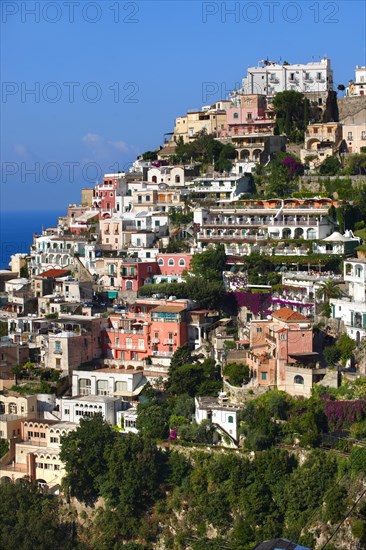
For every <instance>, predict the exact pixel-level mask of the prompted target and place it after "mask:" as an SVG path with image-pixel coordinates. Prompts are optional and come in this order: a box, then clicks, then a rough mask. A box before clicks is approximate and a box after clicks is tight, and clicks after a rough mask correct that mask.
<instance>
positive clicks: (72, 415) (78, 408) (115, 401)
mask: <svg viewBox="0 0 366 550" xmlns="http://www.w3.org/2000/svg"><path fill="white" fill-rule="evenodd" d="M122 407H123V405H122V400H121V398H120V397H109V396H105V395H104V396H102V395H77V396H74V397H64V398H62V399H60V413H61V420H62V422H76V423H79V422H80V419H81V418H90V417H91V416H94V415H95V414H101V415H102V417H103V419H104V420H106V422H109V424H112V425H115V424H116V414H117V412H118V411H120V410H121V409H122Z"/></svg>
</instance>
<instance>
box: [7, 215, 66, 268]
mask: <svg viewBox="0 0 366 550" xmlns="http://www.w3.org/2000/svg"><path fill="white" fill-rule="evenodd" d="M62 215H65V210H63V211H48V210H40V211H34V210H31V211H29V212H28V211H19V212H5V211H3V210H1V211H0V269H9V261H10V256H11V255H12V254H16V253H17V252H29V248H30V245H31V244H32V243H33V233H37V234H38V235H39V234H40V233H41V232H42V226H43V227H44V228H45V229H46V228H47V227H54V226H55V225H56V224H57V219H58V217H59V216H62Z"/></svg>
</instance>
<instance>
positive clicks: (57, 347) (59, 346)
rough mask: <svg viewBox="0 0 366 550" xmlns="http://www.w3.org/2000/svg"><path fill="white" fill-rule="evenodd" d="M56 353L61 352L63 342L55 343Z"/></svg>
mask: <svg viewBox="0 0 366 550" xmlns="http://www.w3.org/2000/svg"><path fill="white" fill-rule="evenodd" d="M55 351H61V342H60V341H59V340H56V342H55Z"/></svg>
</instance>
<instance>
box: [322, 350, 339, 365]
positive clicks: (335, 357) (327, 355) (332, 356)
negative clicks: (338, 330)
mask: <svg viewBox="0 0 366 550" xmlns="http://www.w3.org/2000/svg"><path fill="white" fill-rule="evenodd" d="M323 355H324V359H325V360H326V362H327V364H328V365H329V366H330V367H333V366H334V365H336V364H337V363H338V361H339V360H340V358H341V355H342V353H341V351H340V349H339V348H337V346H327V347H325V348H324V351H323Z"/></svg>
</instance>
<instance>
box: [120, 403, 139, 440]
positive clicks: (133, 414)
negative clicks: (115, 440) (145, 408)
mask: <svg viewBox="0 0 366 550" xmlns="http://www.w3.org/2000/svg"><path fill="white" fill-rule="evenodd" d="M136 420H137V410H136V407H130V408H128V409H127V410H125V411H118V412H117V422H116V424H117V426H119V427H120V428H121V429H122V430H123V431H124V432H126V433H133V434H137V433H138V429H137V428H136Z"/></svg>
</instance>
